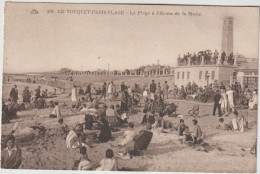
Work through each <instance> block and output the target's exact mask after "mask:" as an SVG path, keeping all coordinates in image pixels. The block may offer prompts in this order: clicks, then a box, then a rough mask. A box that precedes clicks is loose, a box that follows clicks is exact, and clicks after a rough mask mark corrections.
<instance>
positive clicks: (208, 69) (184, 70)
mask: <svg viewBox="0 0 260 174" xmlns="http://www.w3.org/2000/svg"><path fill="white" fill-rule="evenodd" d="M235 69H236V66H233V65H218V64H215V65H190V66H178V67H176V68H175V85H176V86H177V87H178V88H179V87H181V86H184V87H185V86H186V85H187V84H188V83H189V82H191V83H192V82H195V83H196V84H197V85H198V86H201V87H204V86H207V85H209V84H210V83H217V84H220V83H221V82H223V83H224V84H225V85H229V84H230V78H231V77H233V74H234V72H235Z"/></svg>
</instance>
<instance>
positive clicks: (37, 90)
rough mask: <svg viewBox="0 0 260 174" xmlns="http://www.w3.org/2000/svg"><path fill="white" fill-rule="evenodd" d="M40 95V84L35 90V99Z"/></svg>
mask: <svg viewBox="0 0 260 174" xmlns="http://www.w3.org/2000/svg"><path fill="white" fill-rule="evenodd" d="M40 97H41V86H38V88H37V89H36V90H35V100H38V99H39V98H40Z"/></svg>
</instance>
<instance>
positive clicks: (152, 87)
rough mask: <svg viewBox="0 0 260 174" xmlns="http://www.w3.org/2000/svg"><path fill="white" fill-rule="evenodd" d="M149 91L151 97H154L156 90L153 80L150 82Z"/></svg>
mask: <svg viewBox="0 0 260 174" xmlns="http://www.w3.org/2000/svg"><path fill="white" fill-rule="evenodd" d="M150 92H151V98H152V99H154V95H155V92H156V84H155V83H154V80H152V83H151V84H150Z"/></svg>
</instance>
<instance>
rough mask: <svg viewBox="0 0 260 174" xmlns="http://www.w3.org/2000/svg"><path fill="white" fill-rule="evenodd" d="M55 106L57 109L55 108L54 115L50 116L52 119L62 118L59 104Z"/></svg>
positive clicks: (56, 103)
mask: <svg viewBox="0 0 260 174" xmlns="http://www.w3.org/2000/svg"><path fill="white" fill-rule="evenodd" d="M54 104H55V107H54V109H53V111H52V113H51V114H50V118H60V117H61V113H60V108H59V103H58V102H55V103H54Z"/></svg>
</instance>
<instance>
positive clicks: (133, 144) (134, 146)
mask: <svg viewBox="0 0 260 174" xmlns="http://www.w3.org/2000/svg"><path fill="white" fill-rule="evenodd" d="M151 129H152V126H151V124H150V123H147V124H146V130H141V131H140V132H139V133H138V134H137V135H135V136H134V138H133V140H132V141H130V142H128V143H127V144H126V145H125V149H124V151H123V152H119V153H118V154H119V155H120V156H121V157H122V158H123V159H131V158H132V156H133V155H138V154H139V153H140V151H143V150H144V151H146V150H147V147H148V145H149V144H150V142H151V140H152V136H153V133H152V132H151Z"/></svg>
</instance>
